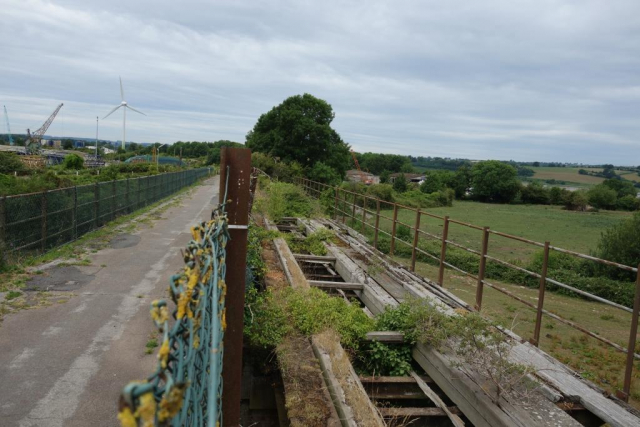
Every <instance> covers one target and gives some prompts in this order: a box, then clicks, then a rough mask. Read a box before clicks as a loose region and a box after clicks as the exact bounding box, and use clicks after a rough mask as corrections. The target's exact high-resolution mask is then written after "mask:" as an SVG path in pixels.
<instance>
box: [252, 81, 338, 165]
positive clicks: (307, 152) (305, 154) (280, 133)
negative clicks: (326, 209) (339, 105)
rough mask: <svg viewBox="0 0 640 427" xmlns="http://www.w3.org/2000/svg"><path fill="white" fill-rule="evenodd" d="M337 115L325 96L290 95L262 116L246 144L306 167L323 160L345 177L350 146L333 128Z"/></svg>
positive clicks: (282, 159)
mask: <svg viewBox="0 0 640 427" xmlns="http://www.w3.org/2000/svg"><path fill="white" fill-rule="evenodd" d="M334 117H335V114H334V112H333V109H332V108H331V105H330V104H329V103H328V102H326V101H324V100H322V99H319V98H316V97H314V96H313V95H309V94H308V93H305V94H304V95H295V96H291V97H289V98H287V99H285V100H284V101H283V102H282V103H281V104H280V105H278V106H276V107H273V108H272V109H271V110H270V111H269V112H267V113H265V114H262V115H261V116H260V118H259V119H258V121H257V123H256V124H255V126H254V127H253V130H251V131H250V132H249V133H248V134H247V141H246V145H247V147H248V148H251V149H252V150H253V151H258V152H262V153H266V154H269V155H271V156H274V157H278V158H280V160H281V161H286V162H290V161H296V162H298V163H300V164H301V165H302V166H304V167H311V166H313V164H314V163H315V162H323V163H324V164H325V165H327V166H330V167H331V168H333V169H335V170H336V171H337V172H338V173H339V174H340V176H344V173H345V172H346V170H347V169H348V168H349V164H350V156H349V145H348V144H346V143H345V142H344V141H343V140H342V139H341V138H340V135H339V134H338V132H336V131H335V130H334V129H332V128H331V122H332V121H333V119H334Z"/></svg>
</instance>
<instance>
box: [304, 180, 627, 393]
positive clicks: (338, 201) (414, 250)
mask: <svg viewBox="0 0 640 427" xmlns="http://www.w3.org/2000/svg"><path fill="white" fill-rule="evenodd" d="M294 182H295V183H296V184H298V185H300V186H301V187H303V188H304V189H305V190H306V191H307V192H308V193H310V194H315V195H317V196H318V197H319V196H320V194H322V191H325V190H331V191H333V192H334V193H335V205H334V219H337V218H338V216H339V215H338V213H341V214H342V222H343V223H346V218H347V217H349V218H350V220H352V221H354V222H355V223H356V224H357V223H358V222H360V221H361V230H362V231H363V232H364V231H365V229H366V227H367V226H368V227H369V228H372V229H373V230H374V247H375V248H376V249H378V245H379V242H378V235H379V234H380V233H382V234H384V235H387V236H389V237H390V248H389V255H391V256H393V255H394V253H395V249H396V241H400V242H402V243H404V244H405V245H407V246H409V247H410V248H411V258H410V259H411V261H410V264H409V269H410V270H411V271H413V270H414V269H415V262H416V257H417V254H418V253H419V254H421V255H423V256H427V257H428V258H431V259H433V260H435V261H437V262H438V265H439V272H438V284H439V285H440V286H444V269H445V268H450V269H452V270H455V271H457V272H459V273H461V274H464V275H466V276H468V277H471V278H472V279H474V280H476V282H477V286H476V305H475V306H476V309H477V310H481V309H482V298H483V296H484V285H487V286H489V287H490V288H492V289H495V290H498V291H499V292H502V293H503V294H505V295H507V296H509V297H511V298H513V299H515V300H517V301H519V302H521V303H523V304H525V305H526V306H527V307H529V308H531V309H533V310H535V311H536V323H535V328H534V335H533V337H531V339H530V341H531V342H532V344H534V345H536V346H537V345H539V341H540V328H541V324H542V317H543V315H545V316H548V317H551V318H552V319H555V320H557V321H559V322H561V323H564V324H566V325H567V326H569V327H571V328H574V329H576V330H578V331H580V332H582V333H585V334H587V335H589V336H591V337H593V338H595V339H597V340H599V341H601V342H603V343H605V344H607V345H609V346H611V347H612V348H614V349H616V350H618V351H621V352H624V353H626V354H627V361H626V364H625V375H624V386H623V389H622V390H621V391H619V392H618V393H617V395H618V397H620V398H621V399H623V400H625V401H628V399H629V393H630V389H631V378H632V372H633V361H634V359H637V358H638V357H639V356H638V355H637V354H636V353H635V352H634V349H635V346H636V338H637V332H638V324H639V317H640V265H639V266H638V267H633V266H628V265H624V264H620V263H617V262H613V261H609V260H604V259H600V258H597V257H594V256H591V255H586V254H581V253H579V252H575V251H571V250H568V249H563V248H559V247H557V246H552V245H550V244H549V242H545V243H541V242H536V241H534V240H530V239H526V238H524V237H520V236H514V235H511V234H507V233H503V232H500V231H496V230H491V229H489V228H488V227H481V226H478V225H475V224H470V223H467V222H464V221H458V220H455V219H451V218H449V217H448V216H445V217H441V216H438V215H434V214H431V213H427V212H424V211H422V210H420V209H417V208H411V207H408V206H404V205H402V204H399V203H392V202H387V201H384V200H380V199H377V198H375V197H371V196H368V195H363V194H360V193H357V192H353V191H349V190H346V189H343V188H340V187H332V186H329V185H326V184H322V183H319V182H315V181H311V180H308V179H306V178H296V179H295V181H294ZM320 188H323V189H324V190H320ZM341 193H342V197H340V196H341ZM347 196H352V198H353V202H350V201H349V200H348V198H347ZM358 198H360V200H363V203H362V218H357V217H356V210H357V209H358V208H359V205H358V203H357V200H358ZM367 200H369V201H374V202H375V203H376V206H377V209H376V212H371V211H368V210H367V209H366V205H367ZM381 204H385V205H388V206H390V207H391V208H392V209H393V218H389V217H387V216H385V215H383V214H381V213H380V205H381ZM338 205H340V208H341V209H338ZM349 208H351V212H347V210H348V209H349ZM400 209H402V210H406V211H410V212H413V213H415V214H416V221H415V225H413V226H412V225H409V224H406V223H404V222H402V221H400V220H398V211H399V210H400ZM367 213H370V214H371V215H375V219H376V222H375V226H372V225H371V224H367V223H366V214H367ZM422 215H426V216H429V217H431V218H435V219H441V220H442V221H443V222H444V223H443V233H442V235H441V236H437V235H434V234H431V233H428V232H426V231H423V230H420V217H421V216H422ZM380 218H384V219H386V220H388V221H390V222H391V232H390V233H389V232H388V231H385V230H383V229H382V228H381V227H380V223H379V219H380ZM450 223H454V224H457V225H461V226H464V227H468V228H471V229H474V230H479V231H482V232H483V233H482V240H481V243H482V251H481V252H478V251H477V250H474V249H471V248H468V247H465V246H464V245H462V244H459V243H456V242H454V241H452V240H451V239H450V238H449V237H448V230H449V224H450ZM398 224H400V225H403V226H405V227H408V228H409V229H410V231H411V230H412V231H413V242H407V241H405V240H402V239H400V238H398V236H397V231H398V229H397V225H398ZM492 234H493V235H496V236H500V237H503V238H507V239H510V240H515V241H518V242H521V243H525V244H528V245H532V246H535V247H539V248H543V249H544V251H543V268H542V272H541V273H536V272H532V271H529V270H527V269H525V268H523V267H520V266H517V265H514V264H512V263H510V262H507V261H504V260H501V259H499V258H497V257H494V256H491V255H489V254H488V248H489V243H490V235H492ZM420 235H424V236H429V237H433V238H435V239H439V240H441V250H440V254H439V255H440V256H439V257H438V256H436V255H434V254H431V253H429V252H428V251H426V250H424V249H422V248H420V247H419V244H420V238H419V236H420ZM449 245H451V246H454V247H456V248H458V249H461V250H464V251H466V252H469V253H472V254H475V255H477V256H478V257H479V258H480V259H479V269H478V270H479V271H478V275H477V276H476V275H474V274H472V273H469V272H467V271H465V270H463V269H461V268H460V267H458V266H456V265H454V264H452V263H450V262H447V261H446V255H447V248H448V246H449ZM550 251H556V252H560V253H564V254H567V255H571V256H574V257H577V258H581V259H585V260H589V261H593V262H596V263H599V264H602V265H607V266H610V267H616V268H620V269H621V270H624V271H628V272H633V273H636V276H637V277H636V281H635V297H634V304H633V308H629V307H626V306H624V305H622V304H618V303H616V302H613V301H609V300H607V299H606V298H602V297H599V296H597V295H594V294H592V293H590V292H586V291H583V290H581V289H578V288H576V287H573V286H571V285H568V284H566V283H562V282H560V281H558V280H555V279H553V278H549V277H547V268H548V263H549V253H550ZM487 261H491V262H495V263H498V264H501V265H503V266H505V267H508V268H512V269H514V270H516V271H519V272H521V273H524V274H527V275H529V276H530V277H533V278H537V279H539V280H540V284H539V292H538V302H537V304H532V303H530V302H528V301H526V300H524V299H523V298H521V297H519V296H517V295H515V294H514V293H512V292H509V291H508V290H506V289H504V288H501V287H499V286H496V285H495V284H492V283H490V282H487V281H486V280H485V274H486V265H487ZM547 283H549V284H553V285H555V286H558V287H560V288H563V289H566V290H568V291H570V292H573V293H575V294H577V295H580V296H582V297H584V298H587V299H590V300H592V301H596V302H598V303H602V304H605V305H608V306H610V307H614V308H616V309H619V310H622V311H624V312H627V313H630V314H631V325H630V329H629V340H628V345H627V347H626V348H625V347H623V346H621V345H619V344H616V343H614V342H612V341H610V340H608V339H606V338H604V337H602V336H600V335H597V334H595V333H593V332H591V331H589V330H587V329H585V328H584V327H582V326H580V325H578V324H576V323H575V322H572V321H570V320H568V319H565V318H563V317H561V316H559V315H557V314H554V313H550V312H549V311H548V310H545V309H544V297H545V295H546V292H547V289H546V284H547Z"/></svg>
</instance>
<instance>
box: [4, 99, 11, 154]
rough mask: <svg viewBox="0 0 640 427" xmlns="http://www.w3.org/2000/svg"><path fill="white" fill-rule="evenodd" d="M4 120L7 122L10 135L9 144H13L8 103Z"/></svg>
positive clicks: (5, 107)
mask: <svg viewBox="0 0 640 427" xmlns="http://www.w3.org/2000/svg"><path fill="white" fill-rule="evenodd" d="M4 120H5V121H6V122H7V135H9V145H13V137H12V136H11V127H10V126H9V114H8V113H7V106H6V105H4Z"/></svg>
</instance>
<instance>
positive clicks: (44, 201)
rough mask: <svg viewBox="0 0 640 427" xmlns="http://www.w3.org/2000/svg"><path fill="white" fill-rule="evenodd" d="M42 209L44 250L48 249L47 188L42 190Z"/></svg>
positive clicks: (42, 244)
mask: <svg viewBox="0 0 640 427" xmlns="http://www.w3.org/2000/svg"><path fill="white" fill-rule="evenodd" d="M40 209H41V215H42V218H41V221H40V223H41V234H42V236H41V242H40V243H41V247H42V252H44V251H46V250H47V190H45V191H43V192H42V201H41V204H40Z"/></svg>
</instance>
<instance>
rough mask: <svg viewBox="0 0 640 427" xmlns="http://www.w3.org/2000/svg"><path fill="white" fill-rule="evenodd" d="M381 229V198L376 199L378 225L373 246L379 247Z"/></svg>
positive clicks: (374, 231)
mask: <svg viewBox="0 0 640 427" xmlns="http://www.w3.org/2000/svg"><path fill="white" fill-rule="evenodd" d="M379 230H380V199H376V227H375V228H374V230H373V233H374V234H373V247H374V248H376V249H378V232H379Z"/></svg>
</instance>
